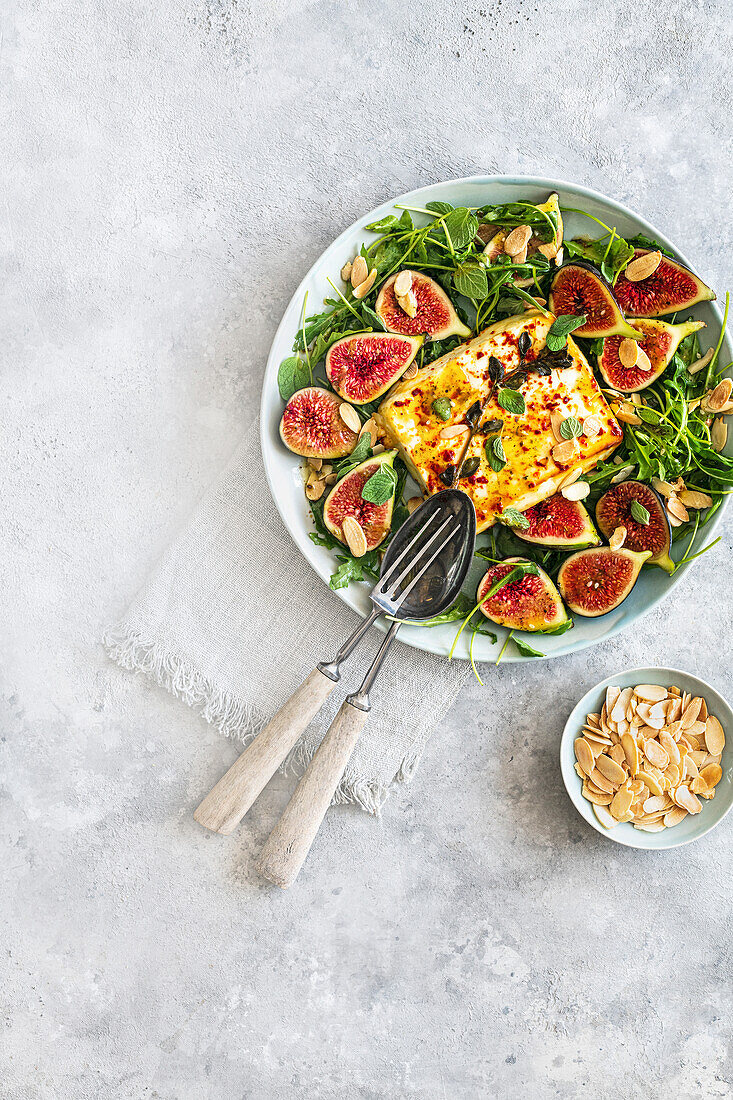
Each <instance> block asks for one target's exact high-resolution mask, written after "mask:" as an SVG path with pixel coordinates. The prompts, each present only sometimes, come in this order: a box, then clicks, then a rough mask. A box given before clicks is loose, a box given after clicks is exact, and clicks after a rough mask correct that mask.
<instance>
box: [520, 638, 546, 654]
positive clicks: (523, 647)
mask: <svg viewBox="0 0 733 1100" xmlns="http://www.w3.org/2000/svg"><path fill="white" fill-rule="evenodd" d="M512 640H513V642H514V644H515V646H516V647H517V649H518V650H519V652H520V653H521V655H522V656H523V657H546V656H547V654H546V653H540V651H539V649H532V646H531V645H528V644H527V642H523V641H521V640H520V639H519V638H517V637H516V636H515V637H514V638H513V639H512Z"/></svg>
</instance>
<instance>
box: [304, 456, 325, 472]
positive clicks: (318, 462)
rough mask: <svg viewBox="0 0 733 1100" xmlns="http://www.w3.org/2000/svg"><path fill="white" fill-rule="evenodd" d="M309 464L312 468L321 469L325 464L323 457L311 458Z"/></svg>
mask: <svg viewBox="0 0 733 1100" xmlns="http://www.w3.org/2000/svg"><path fill="white" fill-rule="evenodd" d="M308 465H309V466H310V468H311V470H320V468H321V466H322V465H323V459H322V458H309V459H308Z"/></svg>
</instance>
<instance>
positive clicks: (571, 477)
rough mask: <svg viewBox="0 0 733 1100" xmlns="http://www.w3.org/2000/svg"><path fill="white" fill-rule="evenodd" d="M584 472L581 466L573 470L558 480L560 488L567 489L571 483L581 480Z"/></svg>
mask: <svg viewBox="0 0 733 1100" xmlns="http://www.w3.org/2000/svg"><path fill="white" fill-rule="evenodd" d="M582 473H583V471H582V470H581V468H580V466H578V467H577V468H576V469H575V470H571V471H570V473H569V474H566V475H565V477H564V478H562V479H561V480H560V481H559V482H558V488H559V489H567V488H568V486H569V485H575V482H576V481H578V480H579V478H580V475H581V474H582Z"/></svg>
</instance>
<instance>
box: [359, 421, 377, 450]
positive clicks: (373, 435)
mask: <svg viewBox="0 0 733 1100" xmlns="http://www.w3.org/2000/svg"><path fill="white" fill-rule="evenodd" d="M367 432H368V433H369V437H370V439H371V441H372V447H374V446H376V442H377V422H376V420H375V419H374V417H373V416H370V417H369V419H368V420H367V421H366V423H365V424H364V425H363V427H362V428H361V429H360V431H359V438H360V439H361V437H362V436H363V435H366V434H367Z"/></svg>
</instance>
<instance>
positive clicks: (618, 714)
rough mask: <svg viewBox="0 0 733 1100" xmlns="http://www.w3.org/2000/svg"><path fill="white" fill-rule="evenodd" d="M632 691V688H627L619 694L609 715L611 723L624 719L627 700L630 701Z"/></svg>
mask: <svg viewBox="0 0 733 1100" xmlns="http://www.w3.org/2000/svg"><path fill="white" fill-rule="evenodd" d="M633 691H634V689H633V688H630V687H627V688H624V689H623V691H621V692H619V694H618V696H617V698H616V702H615V703H614V704H613V708H612V710H611V714H610V719H611V721H612V722H616V723H619V722H621V721H623V720H624V719H625V717H626V708H627V706H628V705H629V700H630V699H631V696H632V694H633Z"/></svg>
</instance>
